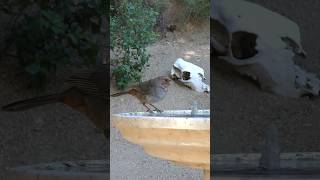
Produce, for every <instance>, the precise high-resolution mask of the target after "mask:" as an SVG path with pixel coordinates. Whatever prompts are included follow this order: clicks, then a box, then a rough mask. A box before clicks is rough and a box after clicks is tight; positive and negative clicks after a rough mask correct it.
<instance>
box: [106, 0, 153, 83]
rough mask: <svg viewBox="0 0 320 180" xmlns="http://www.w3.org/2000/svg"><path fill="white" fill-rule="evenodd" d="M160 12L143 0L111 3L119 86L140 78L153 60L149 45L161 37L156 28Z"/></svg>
mask: <svg viewBox="0 0 320 180" xmlns="http://www.w3.org/2000/svg"><path fill="white" fill-rule="evenodd" d="M157 15H158V13H157V12H156V11H155V10H154V9H153V8H151V7H149V6H147V5H145V4H144V1H143V0H134V1H129V0H123V1H121V2H120V3H119V4H118V5H112V6H111V19H110V34H111V49H112V50H113V53H114V55H115V56H116V57H115V59H113V60H112V62H111V63H112V65H114V66H115V69H114V70H113V75H114V76H115V78H116V84H117V87H118V88H120V89H123V88H125V87H126V86H127V85H128V84H130V83H132V82H136V81H139V80H140V78H141V73H142V71H143V69H144V68H145V67H146V66H147V65H148V60H149V55H148V53H147V51H146V46H147V45H149V44H150V43H152V42H154V41H155V40H156V39H157V37H158V35H157V34H156V33H155V32H154V31H153V30H154V26H155V24H156V18H157Z"/></svg>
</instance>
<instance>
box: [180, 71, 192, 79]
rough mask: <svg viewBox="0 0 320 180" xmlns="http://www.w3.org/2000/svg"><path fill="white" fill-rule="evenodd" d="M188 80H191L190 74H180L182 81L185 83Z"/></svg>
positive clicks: (186, 72) (185, 72)
mask: <svg viewBox="0 0 320 180" xmlns="http://www.w3.org/2000/svg"><path fill="white" fill-rule="evenodd" d="M190 78H191V77H190V72H188V71H184V72H183V73H182V79H183V80H185V81H187V80H189V79H190Z"/></svg>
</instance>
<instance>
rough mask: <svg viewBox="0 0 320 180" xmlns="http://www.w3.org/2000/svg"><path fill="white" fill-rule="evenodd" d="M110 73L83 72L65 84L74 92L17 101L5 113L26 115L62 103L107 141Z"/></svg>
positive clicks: (103, 67) (102, 67)
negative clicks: (85, 118)
mask: <svg viewBox="0 0 320 180" xmlns="http://www.w3.org/2000/svg"><path fill="white" fill-rule="evenodd" d="M107 73H108V69H107V67H106V66H101V67H99V68H96V69H91V70H82V71H80V72H78V73H75V74H73V75H72V76H70V77H69V78H68V79H67V80H66V82H67V83H68V84H69V85H70V86H71V88H69V89H67V90H65V91H63V92H61V93H56V94H50V95H45V96H40V97H35V98H31V99H27V100H22V101H17V102H14V103H11V104H8V105H6V106H3V107H2V109H3V110H4V111H23V110H27V109H31V108H34V107H38V106H42V105H45V104H51V103H59V102H60V103H63V104H65V105H68V106H70V107H72V108H73V109H75V110H77V111H80V112H82V113H84V114H86V115H87V117H89V119H90V120H91V121H92V122H93V123H94V124H95V126H96V127H97V128H98V129H100V130H102V131H103V132H104V135H105V136H106V137H107V138H108V137H109V132H110V130H109V128H110V125H109V122H107V102H108V96H107V94H109V93H108V92H107V90H108V89H107V75H108V74H107Z"/></svg>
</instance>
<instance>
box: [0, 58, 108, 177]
mask: <svg viewBox="0 0 320 180" xmlns="http://www.w3.org/2000/svg"><path fill="white" fill-rule="evenodd" d="M9 67H10V68H9ZM8 70H10V71H8ZM16 72H17V71H15V63H14V62H13V61H12V60H9V61H2V62H1V65H0V78H1V81H0V87H1V91H0V106H3V105H5V104H7V103H10V102H13V101H17V100H21V99H24V98H29V97H35V96H38V95H40V94H46V93H47V92H49V91H50V92H59V90H61V89H62V82H63V81H62V79H63V76H59V78H58V79H56V80H55V81H53V82H52V83H51V84H50V85H49V87H48V91H46V92H43V91H42V92H36V91H34V90H31V89H27V88H26V83H25V82H24V81H25V79H24V78H23V77H21V76H19V75H17V74H16ZM64 74H65V75H68V74H69V73H68V72H66V73H64ZM108 145H109V142H106V140H105V138H104V137H103V136H102V135H101V134H98V133H97V131H96V130H95V128H94V126H93V125H92V124H91V123H90V122H89V121H88V119H87V118H86V117H85V116H84V115H82V114H80V113H79V112H76V111H74V110H72V109H71V108H69V107H66V106H64V105H62V104H52V105H46V106H42V107H39V108H35V109H32V110H28V111H24V112H13V113H10V112H3V111H0V179H1V180H2V179H4V175H5V170H7V169H8V168H11V167H16V166H21V165H27V164H28V165H29V164H30V165H31V164H38V163H50V162H55V161H66V160H81V159H84V160H87V159H88V160H90V159H107V152H108V151H107V149H108V148H109V146H108Z"/></svg>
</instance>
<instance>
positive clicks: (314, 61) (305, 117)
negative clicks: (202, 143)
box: [211, 0, 320, 153]
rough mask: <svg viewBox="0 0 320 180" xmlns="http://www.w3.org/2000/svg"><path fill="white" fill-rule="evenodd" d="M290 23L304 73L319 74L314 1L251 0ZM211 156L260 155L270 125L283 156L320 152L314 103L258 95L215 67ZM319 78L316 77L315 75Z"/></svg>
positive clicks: (318, 4) (317, 4)
mask: <svg viewBox="0 0 320 180" xmlns="http://www.w3.org/2000/svg"><path fill="white" fill-rule="evenodd" d="M251 1H252V2H256V3H258V4H261V5H263V6H265V7H267V8H269V9H271V10H274V11H276V12H278V13H281V14H283V15H285V16H287V17H289V18H290V19H292V20H294V21H295V22H296V23H297V24H298V25H299V26H300V28H301V34H302V44H303V46H304V48H305V50H306V51H307V53H308V58H307V60H303V61H297V62H298V63H299V64H300V65H301V66H302V67H304V68H305V69H307V70H309V71H311V72H315V73H318V72H319V70H320V48H319V47H320V46H319V45H320V43H319V39H320V35H319V33H318V32H319V31H320V24H319V23H318V22H319V20H320V12H319V8H320V2H319V1H317V0H308V1H300V0H295V1H293V0H272V1H269V0H251ZM215 67H216V68H214V69H213V71H214V75H215V76H214V79H213V81H214V87H213V89H214V94H213V96H214V99H213V105H214V107H215V110H216V113H215V119H214V120H213V124H214V125H215V129H214V130H213V131H211V132H212V133H213V134H212V138H213V142H214V146H213V149H214V152H215V153H240V152H242V153H245V152H247V153H248V152H257V151H258V152H260V151H261V143H262V135H263V131H264V129H265V128H266V126H268V125H269V124H270V123H271V122H274V123H275V124H277V125H278V127H279V128H280V130H281V145H282V150H283V152H297V151H320V140H319V136H320V131H319V129H320V121H319V119H320V118H319V117H320V111H319V107H320V99H319V98H317V99H314V100H310V99H308V98H297V99H292V98H291V99H290V98H283V97H280V96H276V95H273V94H270V93H267V92H263V91H261V90H260V89H259V88H258V87H257V86H255V85H254V84H253V83H252V82H250V81H248V80H247V79H244V78H241V77H239V76H238V74H237V73H234V72H232V71H230V70H229V69H227V68H226V67H225V66H218V65H216V66H215ZM318 74H319V73H318Z"/></svg>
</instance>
